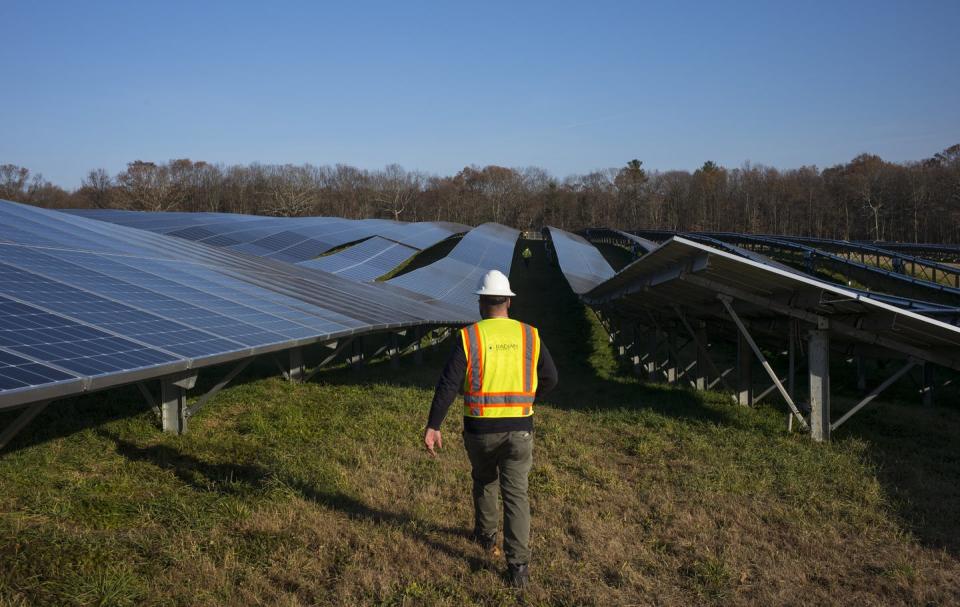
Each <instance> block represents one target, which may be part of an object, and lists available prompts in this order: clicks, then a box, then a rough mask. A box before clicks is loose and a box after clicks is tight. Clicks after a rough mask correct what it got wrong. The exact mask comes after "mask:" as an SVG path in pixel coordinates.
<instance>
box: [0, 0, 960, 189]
mask: <svg viewBox="0 0 960 607" xmlns="http://www.w3.org/2000/svg"><path fill="white" fill-rule="evenodd" d="M0 23H2V31H3V36H2V39H0V59H2V65H3V66H4V68H5V69H4V71H5V76H4V77H3V80H4V87H3V92H2V94H0V163H14V164H18V165H21V166H25V167H27V168H30V169H31V170H33V171H35V172H41V173H43V175H44V176H45V177H46V178H47V179H50V180H51V181H53V182H54V183H57V184H59V185H62V186H64V187H67V188H72V187H76V186H77V185H79V183H80V180H81V179H82V177H83V175H84V174H85V173H86V171H88V170H89V169H92V168H98V167H102V168H105V169H107V170H108V171H109V172H110V173H116V172H118V171H120V170H122V169H123V168H124V166H125V165H126V163H127V162H129V161H132V160H137V159H140V160H153V161H165V160H168V159H171V158H191V159H194V160H206V161H210V162H221V163H227V164H233V163H249V162H261V163H295V164H299V163H306V162H309V163H313V164H334V163H348V164H353V165H356V166H360V167H363V168H378V167H382V166H384V165H386V164H388V163H394V162H396V163H399V164H401V165H403V166H404V167H405V168H408V169H420V170H423V171H426V172H430V173H441V174H450V173H454V172H456V171H458V170H459V169H461V168H462V167H464V166H466V165H470V164H477V165H485V164H500V165H505V166H528V165H536V166H542V167H544V168H546V169H547V170H549V171H550V172H552V173H554V174H555V175H557V176H559V177H563V176H565V175H567V174H570V173H582V172H587V171H590V170H594V169H597V168H605V167H612V166H620V165H622V164H624V163H625V162H626V161H627V160H629V159H631V158H640V159H641V160H643V161H644V163H645V166H648V167H650V168H656V169H671V168H680V169H693V168H696V167H697V166H699V165H700V164H702V163H703V161H704V160H707V159H712V160H714V161H716V162H718V163H720V164H723V165H725V166H728V167H734V166H739V165H740V164H742V163H743V162H744V161H747V160H749V161H751V162H753V163H762V164H768V165H773V166H777V167H796V166H800V165H803V164H816V165H818V166H820V167H823V166H829V165H831V164H836V163H839V162H844V161H847V160H849V159H850V158H852V157H853V156H855V155H856V154H858V153H860V152H865V151H869V152H873V153H877V154H880V155H881V156H883V157H884V158H887V159H889V160H897V161H901V160H914V159H921V158H925V157H928V156H930V155H932V154H933V153H934V152H937V151H939V150H941V149H943V148H945V147H947V146H949V145H952V144H954V143H958V142H960V0H946V1H910V2H907V1H903V2H890V1H884V0H873V1H869V2H866V1H865V2H846V1H843V0H836V1H833V2H803V1H801V0H794V1H791V2H786V1H782V2H781V1H775V0H770V1H765V2H716V1H712V2H674V1H669V2H663V1H662V2H619V3H617V2H599V1H591V2H584V1H579V2H562V1H558V0H555V1H552V2H543V3H540V2H523V1H520V0H516V1H514V2H503V3H500V2H490V1H485V2H469V3H467V2H455V1H448V2H401V1H394V2H357V1H354V2H330V3H323V2H303V3H284V2H265V1H261V2H256V3H252V2H251V3H244V2H238V1H231V2H223V3H214V2H202V1H195V2H184V3H180V2H131V1H129V0H127V1H125V2H117V3H113V2H94V1H90V2H76V1H71V2H43V1H41V0H32V1H23V2H22V1H18V0H2V1H0Z"/></svg>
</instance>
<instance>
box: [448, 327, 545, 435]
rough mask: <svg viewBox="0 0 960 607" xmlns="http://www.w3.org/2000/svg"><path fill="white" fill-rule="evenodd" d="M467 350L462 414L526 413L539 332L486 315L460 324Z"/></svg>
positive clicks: (533, 383) (534, 388)
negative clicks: (467, 325) (481, 318)
mask: <svg viewBox="0 0 960 607" xmlns="http://www.w3.org/2000/svg"><path fill="white" fill-rule="evenodd" d="M460 337H461V338H462V339H463V351H464V352H465V353H466V355H467V374H466V376H465V377H464V381H463V405H464V411H463V414H464V415H465V416H466V417H480V418H491V417H528V416H530V415H533V398H534V396H535V395H536V393H537V360H538V359H539V357H540V334H539V333H538V332H537V330H536V329H535V328H534V327H531V326H530V325H526V324H523V323H522V322H518V321H516V320H512V319H509V318H488V319H486V320H481V321H480V322H478V323H476V324H473V325H470V326H469V327H464V328H463V329H461V330H460Z"/></svg>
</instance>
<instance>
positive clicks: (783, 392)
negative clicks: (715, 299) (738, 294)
mask: <svg viewBox="0 0 960 607" xmlns="http://www.w3.org/2000/svg"><path fill="white" fill-rule="evenodd" d="M719 299H720V301H721V302H723V305H724V307H726V308H727V312H728V313H729V314H730V318H732V319H733V322H734V323H736V325H737V329H739V330H740V335H742V336H743V338H744V339H745V340H746V341H747V344H748V345H749V346H750V349H751V350H753V353H754V354H755V355H756V356H757V360H759V361H760V365H761V366H762V367H763V370H764V371H766V372H767V375H768V376H769V377H770V379H771V380H773V383H774V385H776V386H777V390H779V391H780V396H782V397H783V400H785V401H786V402H787V406H788V407H790V411H791V412H793V414H794V416H796V418H797V421H799V422H800V427H801V428H804V429H806V428H807V422H806V420H805V419H803V415H801V414H800V411H799V410H798V409H797V405H796V404H795V403H794V402H793V398H791V397H790V395H789V394H787V389H786V388H784V387H783V384H782V383H781V382H780V378H779V377H777V374H776V373H774V372H773V367H771V366H770V363H769V362H767V357H766V356H764V355H763V352H762V351H761V350H760V346H758V345H757V342H755V341H753V338H752V337H750V332H749V331H747V327H746V326H745V325H744V324H743V321H742V320H740V317H739V316H737V312H736V311H735V310H734V309H733V304H732V301H733V300H732V298H730V297H728V296H726V295H720V296H719ZM823 324H824V328H826V320H824V321H823ZM827 354H828V356H829V351H828V352H827Z"/></svg>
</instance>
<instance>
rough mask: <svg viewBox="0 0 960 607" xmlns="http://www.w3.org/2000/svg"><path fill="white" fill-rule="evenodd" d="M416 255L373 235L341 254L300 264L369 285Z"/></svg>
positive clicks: (414, 250) (409, 250)
mask: <svg viewBox="0 0 960 607" xmlns="http://www.w3.org/2000/svg"><path fill="white" fill-rule="evenodd" d="M416 253H417V250H416V249H414V248H411V247H408V246H406V245H402V244H400V243H399V242H393V241H390V240H387V239H385V238H380V237H379V236H374V237H373V238H369V239H367V240H364V241H363V242H359V243H357V244H355V245H353V246H350V247H347V248H346V249H344V250H342V251H338V252H336V253H333V254H331V255H327V256H326V257H321V258H320V259H314V260H311V261H304V262H301V263H300V264H299V265H301V266H303V267H308V268H314V269H317V270H323V271H325V272H330V273H332V274H337V275H339V276H343V277H344V278H349V279H351V280H356V281H360V282H369V281H372V280H376V279H377V278H379V277H380V276H383V275H384V274H386V273H388V272H390V271H391V270H393V269H394V268H396V267H397V266H399V265H400V264H402V263H403V262H404V261H406V260H408V259H410V258H411V257H413V256H414V255H415V254H416Z"/></svg>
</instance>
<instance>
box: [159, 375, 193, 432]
mask: <svg viewBox="0 0 960 607" xmlns="http://www.w3.org/2000/svg"><path fill="white" fill-rule="evenodd" d="M193 380H194V381H196V376H195V375H194V376H193ZM192 387H193V385H192V384H191V383H190V382H189V381H187V380H185V379H184V378H179V377H164V378H161V379H160V421H161V423H162V424H163V431H164V432H172V433H174V434H183V433H184V432H186V431H187V417H188V416H187V389H188V388H192Z"/></svg>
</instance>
